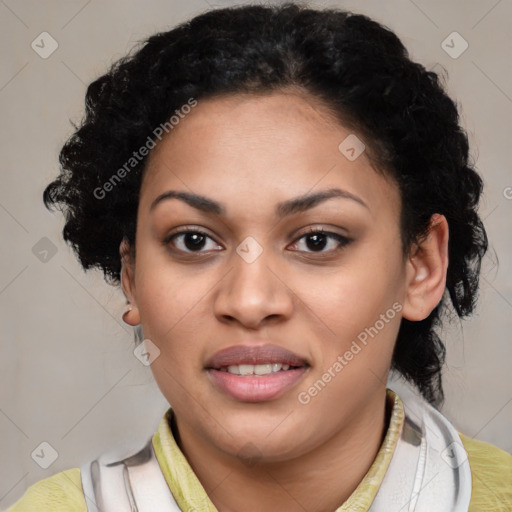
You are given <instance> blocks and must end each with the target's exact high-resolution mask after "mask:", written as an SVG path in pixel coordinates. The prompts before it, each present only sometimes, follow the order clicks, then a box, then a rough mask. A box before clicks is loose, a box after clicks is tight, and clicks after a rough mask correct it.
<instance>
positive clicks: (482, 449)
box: [459, 432, 512, 512]
mask: <svg viewBox="0 0 512 512" xmlns="http://www.w3.org/2000/svg"><path fill="white" fill-rule="evenodd" d="M459 436H460V438H461V441H462V443H463V445H464V448H465V450H466V453H467V455H468V460H469V466H470V468H471V477H472V481H473V491H472V494H471V503H470V508H469V512H472V511H475V512H476V511H480V510H494V511H496V512H501V511H504V512H509V511H510V510H512V455H511V454H510V453H508V452H506V451H505V450H502V449H501V448H498V447H497V446H494V445H492V444H490V443H486V442H484V441H479V440H477V439H472V438H471V437H469V436H466V435H464V434H462V433H460V432H459Z"/></svg>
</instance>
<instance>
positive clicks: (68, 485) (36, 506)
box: [6, 468, 87, 512]
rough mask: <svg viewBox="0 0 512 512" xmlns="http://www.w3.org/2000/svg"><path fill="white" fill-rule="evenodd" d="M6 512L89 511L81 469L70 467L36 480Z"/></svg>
mask: <svg viewBox="0 0 512 512" xmlns="http://www.w3.org/2000/svg"><path fill="white" fill-rule="evenodd" d="M6 512H87V505H86V503H85V498H84V494H83V491H82V484H81V479H80V469H79V468H73V469H68V470H67V471H62V472H60V473H56V474H55V475H52V476H50V477H48V478H45V479H43V480H40V481H39V482H36V483H35V484H33V485H31V486H30V487H29V488H28V489H27V490H26V491H25V494H24V495H23V496H22V497H21V498H20V499H19V500H18V501H17V502H16V503H15V504H14V505H12V507H10V508H8V509H7V511H6Z"/></svg>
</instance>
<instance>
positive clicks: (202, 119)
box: [141, 92, 400, 213]
mask: <svg viewBox="0 0 512 512" xmlns="http://www.w3.org/2000/svg"><path fill="white" fill-rule="evenodd" d="M354 137H357V134H355V133H353V132H352V131H351V130H350V129H349V128H347V127H345V126H343V125H342V124H340V123H339V122H338V121H337V120H336V119H334V117H333V115H332V114H331V113H330V112H329V111H328V110H327V108H326V107H325V106H324V105H323V104H322V103H321V102H319V101H318V100H316V98H313V97H311V96H308V95H307V94H297V93H294V92H293V93H289V92H274V93H271V94H265V95H254V94H238V95H232V96H223V97H216V98H210V99H206V100H198V104H197V106H195V107H194V108H193V109H192V111H191V112H190V113H189V114H187V115H184V116H182V118H181V119H180V121H179V123H178V124H177V125H176V126H175V127H174V129H173V130H172V131H171V132H170V133H169V134H167V135H166V136H165V137H164V138H163V139H162V141H160V142H158V143H157V145H156V147H155V148H154V149H153V150H152V151H151V153H150V156H149V158H148V162H147V168H146V170H145V175H144V179H143V183H142V189H141V209H148V208H149V205H150V203H151V201H152V200H153V199H154V198H155V197H156V196H158V195H159V194H161V193H162V192H164V191H166V190H168V189H179V190H183V191H189V192H193V193H196V194H201V195H206V196H209V197H215V198H216V199H217V200H218V201H219V202H222V203H226V204H229V203H230V202H236V200H237V198H238V201H237V202H239V203H240V202H243V205H240V204H239V205H238V209H239V210H240V207H241V206H246V207H247V209H250V210H251V211H253V212H254V211H255V210H254V208H256V207H257V206H258V205H259V206H262V205H263V204H266V203H269V202H274V199H275V202H278V201H279V200H283V199H286V197H292V196H293V197H295V196H298V195H301V194H305V193H307V192H309V191H311V190H314V189H315V188H321V189H326V188H332V187H341V188H343V189H345V190H347V191H348V192H351V193H353V194H356V195H360V196H362V197H363V198H364V199H365V201H366V202H369V203H371V204H372V205H373V208H374V209H376V208H377V209H378V208H380V207H382V206H385V204H384V203H386V202H389V201H391V204H390V205H388V206H391V207H392V208H393V207H394V208H396V207H397V204H399V202H400V201H399V195H398V188H397V187H396V185H395V184H394V182H393V181H392V180H390V179H387V178H386V177H385V176H383V175H382V174H381V173H377V172H376V171H375V170H374V169H373V167H372V165H371V163H370V161H369V159H368V158H367V156H366V154H365V151H363V152H362V153H361V154H360V156H358V157H357V158H355V159H352V160H351V159H349V158H347V154H346V153H343V151H342V150H340V144H341V145H342V149H344V146H346V144H345V143H344V141H347V140H348V141H349V142H351V141H352V142H351V145H352V146H354V143H353V141H355V143H356V147H355V149H356V150H358V149H361V148H362V147H363V146H357V144H359V142H360V143H363V141H362V140H361V138H360V137H357V138H356V139H354ZM358 141H359V142H358ZM349 156H350V154H349ZM241 198H243V201H241ZM228 209H229V207H228ZM238 213H240V212H238Z"/></svg>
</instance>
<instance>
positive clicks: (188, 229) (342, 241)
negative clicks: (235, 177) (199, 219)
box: [163, 226, 353, 254]
mask: <svg viewBox="0 0 512 512" xmlns="http://www.w3.org/2000/svg"><path fill="white" fill-rule="evenodd" d="M189 233H197V234H199V235H202V236H204V237H207V238H210V239H212V240H213V238H212V237H211V236H210V235H208V234H207V233H205V232H204V231H201V230H200V229H197V228H194V227H192V226H191V227H186V228H185V229H183V230H181V231H177V232H176V233H173V234H172V235H169V236H168V237H166V238H165V240H163V244H164V245H165V246H168V245H169V244H170V242H171V241H172V240H173V239H174V238H176V237H178V236H180V235H186V234H189ZM316 234H318V235H322V236H327V237H329V238H334V239H335V240H336V241H337V242H338V243H339V246H338V247H337V248H336V249H334V250H330V251H318V252H317V251H299V252H306V253H307V254H330V253H333V252H338V251H340V250H341V249H343V248H344V247H346V246H347V245H349V244H350V243H351V242H352V241H353V239H351V238H347V237H345V236H343V235H340V234H339V233H333V232H332V231H325V230H324V229H323V228H311V229H309V230H308V231H307V232H306V233H303V234H302V235H300V236H299V237H298V238H296V239H295V240H294V241H293V242H292V244H296V243H297V242H299V241H300V240H301V239H303V238H305V237H307V236H311V235H316ZM176 250H177V251H179V252H183V253H185V254H196V253H197V254H201V253H202V252H205V251H183V250H181V249H176Z"/></svg>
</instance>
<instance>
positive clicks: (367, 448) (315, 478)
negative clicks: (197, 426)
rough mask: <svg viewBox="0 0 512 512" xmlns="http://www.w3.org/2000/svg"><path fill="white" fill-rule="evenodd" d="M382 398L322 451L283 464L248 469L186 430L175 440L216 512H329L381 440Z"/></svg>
mask: <svg viewBox="0 0 512 512" xmlns="http://www.w3.org/2000/svg"><path fill="white" fill-rule="evenodd" d="M386 404H387V400H386V398H385V392H384V396H383V395H382V394H379V395H378V397H376V400H375V401H374V402H373V403H371V404H368V405H367V406H366V407H365V408H364V409H363V410H361V411H360V414H358V416H357V418H355V419H354V420H353V421H352V422H351V424H350V425H347V426H345V427H344V428H343V429H342V430H341V431H339V432H337V433H336V434H335V435H333V436H332V437H331V438H330V439H328V440H327V441H326V442H325V443H323V444H322V445H321V446H317V447H316V448H315V450H312V451H310V452H308V453H306V454H304V455H302V456H300V457H298V458H294V459H293V460H288V461H284V462H272V463H266V462H264V461H258V464H255V465H254V466H252V467H251V466H250V465H248V464H243V463H241V462H240V460H239V459H238V458H237V457H226V455H225V454H220V453H219V452H218V450H216V449H215V448H214V447H212V446H211V444H209V443H207V442H206V441H205V440H204V439H202V438H200V437H196V436H194V434H193V433H192V432H190V431H188V430H187V429H182V428H181V427H180V428H179V433H178V425H179V421H178V424H174V425H172V428H173V431H174V436H175V438H176V441H177V443H178V446H179V447H180V449H181V451H182V452H183V453H184V454H185V457H186V458H187V460H188V462H189V464H190V465H191V467H192V468H193V470H194V472H195V474H196V476H197V478H198V479H199V481H200V482H201V484H202V486H203V487H204V489H205V490H206V492H207V494H208V495H209V497H210V499H211V501H212V502H213V503H214V505H215V507H216V508H217V510H218V511H219V512H236V511H240V510H244V511H247V512H263V511H264V512H278V511H279V512H280V511H282V510H287V511H289V512H304V511H305V510H308V511H314V512H332V511H333V510H335V509H336V508H338V507H339V506H341V505H342V504H343V503H344V502H345V501H346V500H347V499H348V498H349V496H350V495H351V494H352V493H353V492H354V490H355V489H356V488H357V486H358V485H359V483H360V482H361V480H362V479H363V478H364V476H365V475H366V473H367V472H368V470H369V468H370V466H371V465H372V463H373V461H374V460H375V457H376V456H377V453H378V451H379V448H380V446H381V444H382V441H383V439H384V436H385V434H386V431H387V428H388V425H389V418H390V414H391V411H390V410H389V409H388V407H387V406H386Z"/></svg>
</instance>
